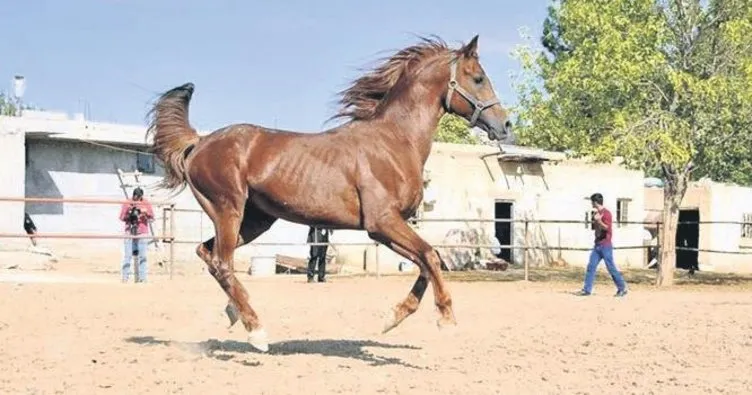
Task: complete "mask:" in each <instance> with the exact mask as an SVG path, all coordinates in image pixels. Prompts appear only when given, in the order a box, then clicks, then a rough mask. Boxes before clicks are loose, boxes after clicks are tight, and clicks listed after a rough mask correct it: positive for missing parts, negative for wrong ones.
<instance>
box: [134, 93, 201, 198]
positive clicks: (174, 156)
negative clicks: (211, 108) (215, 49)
mask: <svg viewBox="0 0 752 395" xmlns="http://www.w3.org/2000/svg"><path fill="white" fill-rule="evenodd" d="M193 89H194V85H193V84H192V83H190V82H189V83H187V84H183V85H181V86H178V87H176V88H172V89H170V90H169V91H167V92H165V93H163V94H162V96H160V97H159V99H158V100H157V102H156V104H154V106H153V107H152V108H151V110H149V113H148V114H147V118H149V127H148V129H147V130H146V137H147V138H148V137H149V136H150V135H152V136H153V137H154V141H153V142H152V152H153V153H154V155H156V157H157V159H159V161H160V162H162V165H163V167H164V169H165V176H164V178H163V179H162V181H161V182H160V183H159V186H160V187H162V188H166V189H172V190H175V189H177V188H180V190H181V191H182V189H183V188H185V186H186V181H187V178H186V177H187V175H186V173H185V158H186V156H187V155H188V153H190V150H191V149H192V148H193V147H194V145H195V144H196V143H198V142H199V140H200V139H201V137H200V136H199V135H198V133H197V132H196V129H194V128H193V127H192V126H191V124H190V122H189V120H188V105H189V104H190V101H191V97H192V96H193Z"/></svg>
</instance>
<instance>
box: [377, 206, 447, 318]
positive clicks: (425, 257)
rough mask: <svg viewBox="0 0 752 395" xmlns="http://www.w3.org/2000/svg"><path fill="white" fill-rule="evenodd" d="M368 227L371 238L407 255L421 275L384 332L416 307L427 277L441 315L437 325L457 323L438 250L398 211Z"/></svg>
mask: <svg viewBox="0 0 752 395" xmlns="http://www.w3.org/2000/svg"><path fill="white" fill-rule="evenodd" d="M370 228H371V229H369V230H368V233H369V235H370V236H371V238H373V239H374V240H376V241H379V242H381V243H382V244H384V245H386V246H387V247H389V248H390V249H392V250H393V251H395V252H396V253H398V254H400V255H402V256H404V257H405V258H407V259H410V260H411V261H413V262H415V263H416V264H417V265H418V266H419V267H420V275H419V276H418V278H417V279H416V280H415V283H414V284H413V287H412V288H411V289H410V293H408V295H407V297H406V298H405V299H404V300H403V301H402V302H400V303H398V304H397V305H396V306H395V307H394V308H393V311H394V317H391V318H390V319H389V321H388V322H387V324H386V326H385V327H384V330H383V332H384V333H386V332H388V331H390V330H391V329H393V328H395V327H396V326H397V325H399V324H400V323H401V322H402V321H403V320H404V319H405V318H407V317H408V316H410V315H411V314H413V313H414V312H415V311H417V310H418V306H419V305H420V301H421V299H422V298H423V295H424V294H425V292H426V288H427V287H428V282H429V281H430V282H431V283H432V284H433V292H434V303H435V304H436V307H437V308H438V309H439V313H440V315H441V317H440V318H439V320H438V321H437V324H438V325H439V327H442V326H445V325H448V324H453V325H456V323H457V321H456V320H455V317H454V312H453V310H452V297H451V295H450V294H449V291H448V290H447V289H446V285H445V283H444V279H443V277H442V275H441V266H442V264H443V262H442V259H441V257H440V256H439V253H438V252H437V251H436V250H435V249H434V248H433V247H431V245H430V244H428V243H427V242H426V241H425V240H423V239H422V238H421V237H420V236H419V235H418V234H417V233H415V231H414V230H413V229H412V228H410V226H409V225H408V224H407V223H406V222H405V221H404V220H403V219H402V218H400V217H399V216H397V215H391V216H385V217H382V218H381V220H380V221H379V222H378V223H376V224H373V225H372V226H371V227H370Z"/></svg>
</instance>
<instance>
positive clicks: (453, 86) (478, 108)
mask: <svg viewBox="0 0 752 395" xmlns="http://www.w3.org/2000/svg"><path fill="white" fill-rule="evenodd" d="M457 63H459V59H458V58H457V57H455V58H453V59H452V65H451V66H450V67H449V91H448V92H447V96H446V108H447V110H450V109H451V108H452V107H451V104H452V94H453V93H454V91H457V93H459V94H460V95H461V96H462V97H464V98H465V99H466V100H467V101H468V102H469V103H470V105H471V106H473V109H474V111H473V116H472V117H470V127H471V128H472V127H475V123H476V122H478V117H480V113H481V112H483V110H485V109H487V108H489V107H491V106H493V105H495V104H498V103H499V99H498V98H494V99H492V100H489V101H486V102H484V101H482V100H478V99H476V98H474V97H473V96H472V95H470V94H469V93H468V92H467V91H466V90H465V89H464V88H462V87H461V86H460V84H458V83H457Z"/></svg>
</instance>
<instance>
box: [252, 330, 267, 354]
mask: <svg viewBox="0 0 752 395" xmlns="http://www.w3.org/2000/svg"><path fill="white" fill-rule="evenodd" d="M248 343H250V345H251V346H253V348H255V349H257V350H259V351H261V352H267V351H269V339H268V338H267V336H266V330H265V329H264V328H259V329H255V330H253V331H251V333H249V334H248Z"/></svg>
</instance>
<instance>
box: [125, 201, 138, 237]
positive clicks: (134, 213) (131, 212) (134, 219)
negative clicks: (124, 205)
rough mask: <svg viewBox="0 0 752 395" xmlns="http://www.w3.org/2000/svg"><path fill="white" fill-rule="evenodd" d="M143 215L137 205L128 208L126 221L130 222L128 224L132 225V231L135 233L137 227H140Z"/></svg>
mask: <svg viewBox="0 0 752 395" xmlns="http://www.w3.org/2000/svg"><path fill="white" fill-rule="evenodd" d="M140 216H141V209H140V208H138V207H136V206H131V208H129V209H128V214H127V215H126V221H127V222H128V225H130V227H131V233H133V232H134V231H135V230H136V229H138V219H139V217H140Z"/></svg>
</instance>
